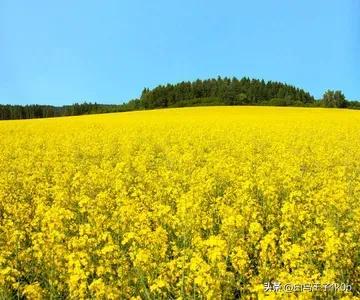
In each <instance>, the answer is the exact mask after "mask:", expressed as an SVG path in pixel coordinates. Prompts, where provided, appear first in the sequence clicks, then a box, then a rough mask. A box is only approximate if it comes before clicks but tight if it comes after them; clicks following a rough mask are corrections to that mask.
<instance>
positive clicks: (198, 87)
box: [0, 76, 360, 120]
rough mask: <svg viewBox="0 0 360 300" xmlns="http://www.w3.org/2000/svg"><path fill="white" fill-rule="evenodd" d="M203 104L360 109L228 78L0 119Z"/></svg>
mask: <svg viewBox="0 0 360 300" xmlns="http://www.w3.org/2000/svg"><path fill="white" fill-rule="evenodd" d="M201 105H206V106H208V105H269V106H307V107H337V108H345V107H347V108H354V109H360V103H359V102H357V101H347V100H346V99H345V96H344V94H343V93H342V92H341V91H331V90H328V91H326V92H325V93H324V96H323V98H322V99H320V100H316V99H315V98H314V97H313V96H312V95H310V94H309V93H308V92H306V91H304V90H303V89H299V88H297V87H294V86H292V85H288V84H285V83H281V82H275V81H267V82H265V81H264V80H258V79H250V78H248V77H244V78H242V79H237V78H236V77H233V78H228V77H224V78H221V77H220V76H219V77H218V78H213V79H207V80H200V79H198V80H195V81H192V82H190V81H186V82H185V81H183V82H180V83H177V84H167V85H159V86H157V87H155V88H154V89H149V88H144V89H143V91H142V93H141V96H140V98H139V99H133V100H130V101H128V102H126V103H123V104H114V105H108V104H98V103H88V102H83V103H75V104H72V105H65V106H61V107H58V106H51V105H25V106H22V105H0V120H10V119H32V118H50V117H61V116H76V115H84V114H98V113H110V112H124V111H133V110H141V109H155V108H167V107H184V106H201Z"/></svg>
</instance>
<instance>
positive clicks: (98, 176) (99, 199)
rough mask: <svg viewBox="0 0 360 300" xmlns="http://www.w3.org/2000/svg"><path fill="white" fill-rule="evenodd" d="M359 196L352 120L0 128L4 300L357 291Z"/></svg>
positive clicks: (248, 111)
mask: <svg viewBox="0 0 360 300" xmlns="http://www.w3.org/2000/svg"><path fill="white" fill-rule="evenodd" d="M359 201H360V111H351V110H337V109H310V108H270V107H203V108H183V109H166V110H154V111H141V112H130V113H119V114H106V115H91V116H81V117H64V118H54V119H37V120H24V121H2V122H0V299H19V298H20V299H21V298H25V299H65V298H70V299H130V298H133V299H233V298H240V297H242V298H256V297H258V298H264V297H265V298H266V297H269V298H278V299H282V298H284V297H285V296H286V297H293V298H295V297H300V298H303V299H311V298H312V297H314V296H316V295H318V296H320V297H321V298H323V297H344V299H347V298H345V297H348V298H349V299H350V298H353V297H359V293H360V288H359V282H360V202H359ZM274 283H275V284H276V283H279V284H281V287H280V288H279V290H278V291H267V290H268V286H267V284H269V285H270V287H271V288H272V289H273V288H274ZM316 283H317V284H319V286H320V288H318V289H317V290H315V289H313V290H312V291H308V290H307V291H303V292H294V291H291V293H289V290H288V291H286V290H285V286H286V284H290V285H291V284H292V285H293V289H295V288H294V285H295V284H302V285H303V286H304V284H310V285H312V287H313V285H314V284H316ZM328 284H338V285H339V286H337V288H336V286H335V285H332V287H330V288H328V289H326V290H325V286H326V285H328ZM350 285H351V291H350V290H349V289H350V288H349V286H350ZM344 287H346V288H347V290H348V291H344V289H345V288H344Z"/></svg>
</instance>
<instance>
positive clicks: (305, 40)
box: [0, 0, 360, 105]
mask: <svg viewBox="0 0 360 300" xmlns="http://www.w3.org/2000/svg"><path fill="white" fill-rule="evenodd" d="M218 75H220V76H236V77H243V76H250V77H254V78H264V79H265V80H277V81H283V82H287V83H290V84H294V85H296V86H298V87H301V88H304V89H306V90H308V91H309V92H310V93H312V94H313V95H314V96H315V97H321V95H322V94H323V92H324V91H325V90H326V89H340V90H342V91H343V92H344V93H345V95H346V96H347V98H349V99H358V100H360V1H358V0H341V1H340V0H293V1H289V0H251V1H250V0H248V1H239V0H237V1H235V0H234V1H232V0H231V1H230V0H222V1H211V0H181V1H180V0H171V1H169V0H166V1H165V0H153V1H145V0H141V1H140V0H119V1H106V0H103V1H91V0H87V1H85V0H76V1H74V0H72V1H68V0H61V1H37V0H32V1H28V0H26V1H18V0H8V1H7V0H0V103H1V104H4V103H10V104H30V103H39V104H45V103H46V104H53V105H62V104H70V103H73V102H76V101H78V102H79V101H97V102H100V103H121V102H123V101H127V100H129V99H131V98H136V97H138V96H139V95H140V93H141V90H142V89H143V88H144V87H150V88H151V87H154V86H156V85H158V84H164V83H168V82H170V83H176V82H178V81H183V80H194V79H197V78H202V79H206V78H209V77H216V76H218Z"/></svg>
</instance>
